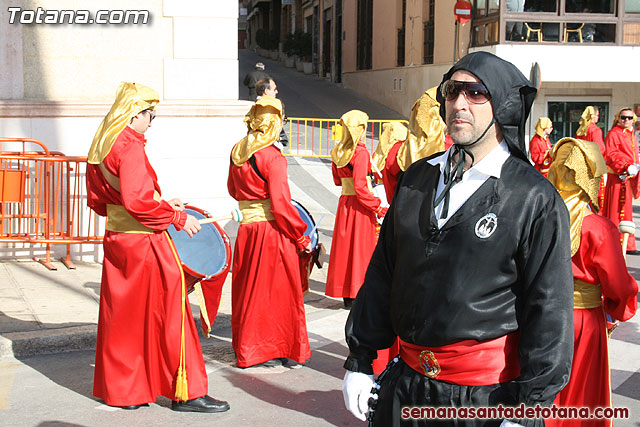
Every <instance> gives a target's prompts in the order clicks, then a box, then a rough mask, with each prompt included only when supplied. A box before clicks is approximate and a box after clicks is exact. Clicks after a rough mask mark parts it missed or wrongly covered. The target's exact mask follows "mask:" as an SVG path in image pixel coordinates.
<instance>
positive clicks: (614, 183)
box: [602, 108, 640, 255]
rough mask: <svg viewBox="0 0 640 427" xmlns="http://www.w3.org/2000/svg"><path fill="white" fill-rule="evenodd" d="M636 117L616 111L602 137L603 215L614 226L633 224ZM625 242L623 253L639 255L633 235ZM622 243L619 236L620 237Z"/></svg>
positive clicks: (637, 191)
mask: <svg viewBox="0 0 640 427" xmlns="http://www.w3.org/2000/svg"><path fill="white" fill-rule="evenodd" d="M636 119H637V117H636V115H635V114H634V113H633V111H632V110H631V109H630V108H623V109H622V110H620V111H618V113H617V114H616V116H615V118H614V123H615V124H614V126H613V127H612V128H611V130H610V131H609V133H607V136H606V138H605V146H606V148H607V156H606V159H605V160H606V161H607V166H608V167H609V171H610V172H609V173H608V174H607V187H606V190H605V200H604V209H603V212H602V215H603V216H606V217H607V218H609V219H610V220H611V221H612V222H613V223H614V224H615V225H616V226H618V224H620V221H633V205H632V201H633V199H637V198H638V197H640V182H639V181H638V172H639V171H640V165H639V162H638V142H637V141H636V136H635V134H634V132H633V124H634V123H635V121H636ZM631 237H632V238H631V239H629V241H628V242H627V254H630V255H639V254H640V251H638V250H637V248H636V239H635V237H634V236H631ZM620 239H621V241H622V236H620Z"/></svg>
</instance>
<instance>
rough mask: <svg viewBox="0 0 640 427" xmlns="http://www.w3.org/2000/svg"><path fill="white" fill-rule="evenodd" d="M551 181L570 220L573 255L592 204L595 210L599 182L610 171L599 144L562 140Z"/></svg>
mask: <svg viewBox="0 0 640 427" xmlns="http://www.w3.org/2000/svg"><path fill="white" fill-rule="evenodd" d="M551 156H552V157H553V161H552V162H551V166H550V167H549V177H548V178H549V181H550V182H551V183H552V184H553V185H554V186H555V187H556V188H557V189H558V192H559V193H560V196H562V199H563V200H564V202H565V204H566V205H567V209H568V210H569V217H570V219H571V229H570V236H571V256H573V255H575V253H576V252H578V249H579V248H580V233H581V230H582V220H583V219H584V217H585V216H586V215H588V214H589V213H590V210H589V202H591V203H592V205H593V206H594V208H595V209H596V211H597V210H598V209H599V206H598V189H599V188H600V179H601V178H602V175H604V173H605V172H606V171H607V166H606V164H605V161H604V158H603V157H602V154H601V153H600V148H599V147H598V144H596V143H595V142H591V141H583V140H581V139H575V138H562V139H561V140H560V141H558V142H557V143H556V144H555V145H554V146H553V150H552V154H551Z"/></svg>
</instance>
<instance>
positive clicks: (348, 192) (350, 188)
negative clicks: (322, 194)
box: [340, 177, 373, 196]
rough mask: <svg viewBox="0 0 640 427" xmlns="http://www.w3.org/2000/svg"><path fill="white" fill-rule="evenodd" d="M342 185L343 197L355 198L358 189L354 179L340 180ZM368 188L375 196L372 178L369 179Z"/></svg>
mask: <svg viewBox="0 0 640 427" xmlns="http://www.w3.org/2000/svg"><path fill="white" fill-rule="evenodd" d="M340 183H341V184H342V195H343V196H355V195H356V187H355V185H354V184H353V178H351V177H345V178H340ZM367 187H369V193H371V194H373V187H372V186H371V178H370V177H367Z"/></svg>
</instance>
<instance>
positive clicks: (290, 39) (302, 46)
mask: <svg viewBox="0 0 640 427" xmlns="http://www.w3.org/2000/svg"><path fill="white" fill-rule="evenodd" d="M311 45H312V39H311V34H309V33H303V32H302V31H296V32H295V33H289V34H287V38H286V39H285V41H284V46H283V51H284V53H285V54H287V55H288V56H293V55H297V56H298V57H299V58H300V59H301V60H302V61H305V62H309V61H311V50H312V47H311Z"/></svg>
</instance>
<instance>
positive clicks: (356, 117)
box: [331, 110, 369, 168]
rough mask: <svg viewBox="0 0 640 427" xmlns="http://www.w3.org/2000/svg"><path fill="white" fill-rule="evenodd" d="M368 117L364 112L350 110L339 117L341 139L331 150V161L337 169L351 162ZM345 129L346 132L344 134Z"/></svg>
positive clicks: (365, 127)
mask: <svg viewBox="0 0 640 427" xmlns="http://www.w3.org/2000/svg"><path fill="white" fill-rule="evenodd" d="M368 121H369V116H368V115H367V113H365V112H364V111H360V110H351V111H348V112H346V113H344V114H343V115H342V117H340V122H339V124H340V126H342V129H343V130H342V139H340V142H338V143H337V144H336V145H335V146H334V147H333V149H332V150H331V160H332V161H333V163H335V164H336V166H337V167H339V168H343V167H345V166H346V165H347V164H349V162H350V161H351V158H352V157H353V153H355V151H356V145H358V141H360V137H361V136H362V135H363V133H364V132H365V130H366V129H367V122H368ZM345 128H346V132H345Z"/></svg>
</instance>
